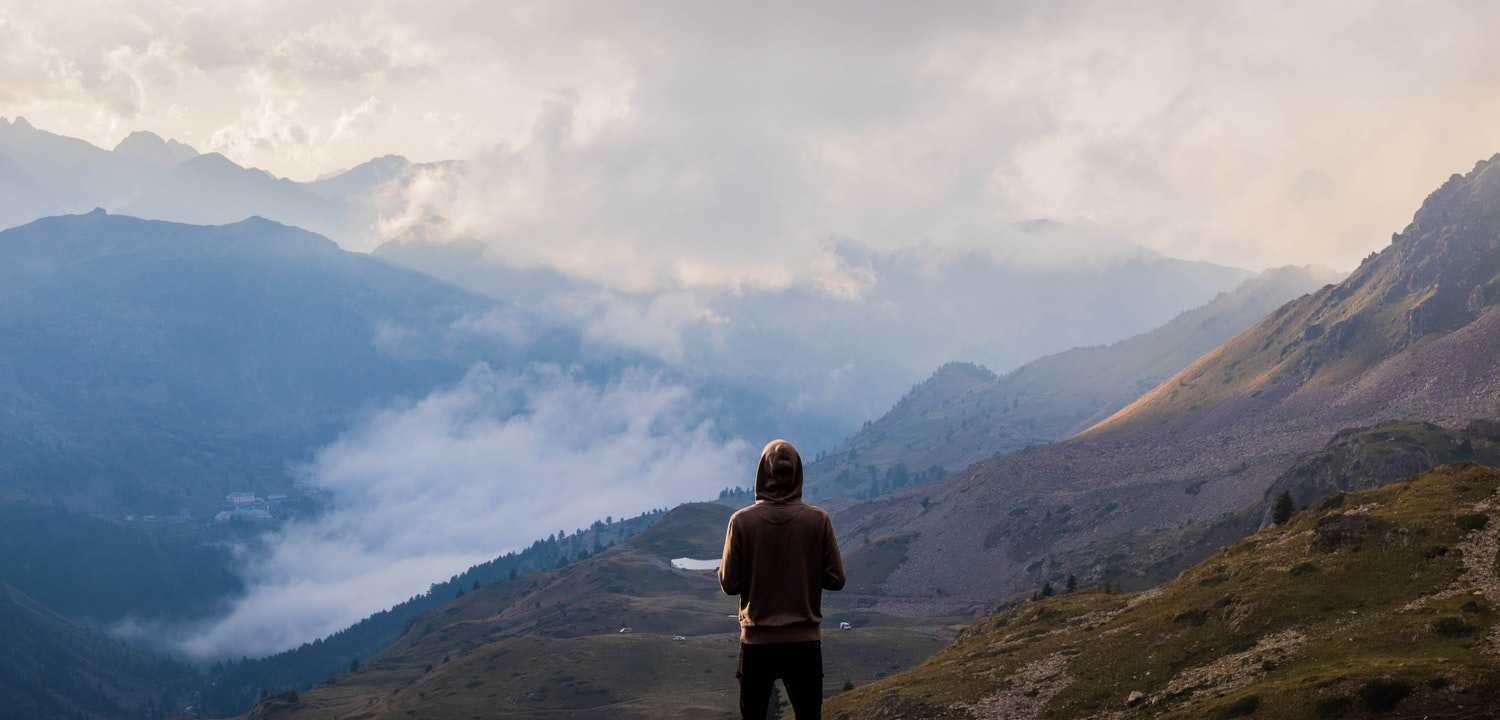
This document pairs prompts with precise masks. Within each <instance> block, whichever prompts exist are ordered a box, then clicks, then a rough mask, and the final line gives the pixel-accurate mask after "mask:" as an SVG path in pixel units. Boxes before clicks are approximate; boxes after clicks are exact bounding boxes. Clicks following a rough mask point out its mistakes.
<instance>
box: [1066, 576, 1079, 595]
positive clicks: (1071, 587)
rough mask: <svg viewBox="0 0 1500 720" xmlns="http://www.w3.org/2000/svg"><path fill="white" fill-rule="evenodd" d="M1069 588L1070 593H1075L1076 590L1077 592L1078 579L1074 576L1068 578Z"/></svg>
mask: <svg viewBox="0 0 1500 720" xmlns="http://www.w3.org/2000/svg"><path fill="white" fill-rule="evenodd" d="M1067 587H1068V592H1073V591H1074V590H1077V589H1078V578H1076V577H1073V576H1072V575H1069V576H1068V586H1067Z"/></svg>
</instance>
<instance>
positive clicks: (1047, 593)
mask: <svg viewBox="0 0 1500 720" xmlns="http://www.w3.org/2000/svg"><path fill="white" fill-rule="evenodd" d="M1056 594H1057V591H1056V590H1053V589H1052V581H1050V580H1048V581H1047V582H1044V583H1042V597H1052V596H1053V595H1056Z"/></svg>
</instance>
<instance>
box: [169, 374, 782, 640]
mask: <svg viewBox="0 0 1500 720" xmlns="http://www.w3.org/2000/svg"><path fill="white" fill-rule="evenodd" d="M704 417H705V412H704V408H702V407H698V406H697V405H696V402H695V400H694V399H693V397H692V395H691V394H690V393H689V391H688V390H687V389H685V388H683V387H680V386H675V385H670V384H666V383H664V382H662V381H661V380H660V379H658V378H657V377H655V376H653V375H651V374H649V373H645V372H627V373H624V374H623V375H622V376H621V377H620V378H619V379H617V380H615V381H612V382H610V383H609V384H606V385H595V384H591V383H589V382H585V381H583V380H581V379H579V378H578V377H576V376H574V375H572V374H570V373H569V372H567V371H566V370H563V369H559V368H556V367H551V366H542V367H534V368H532V369H530V370H527V371H525V372H520V373H504V372H499V371H496V370H494V369H491V368H490V367H488V366H484V365H481V366H477V367H475V368H474V369H473V370H471V371H470V372H469V373H468V375H467V376H466V377H465V378H464V379H463V380H462V381H461V382H459V383H458V384H456V385H455V386H453V387H450V388H447V389H443V390H440V391H437V392H434V393H432V394H431V395H429V396H427V397H425V398H422V399H421V400H418V401H416V402H412V403H410V404H406V405H402V406H399V407H394V408H391V409H388V410H385V411H383V412H380V413H378V414H376V415H375V416H373V417H371V418H369V419H368V420H367V421H366V422H364V423H362V424H361V425H359V426H358V427H356V428H355V429H353V430H351V431H349V432H348V433H346V434H345V435H344V436H343V437H341V438H340V439H339V440H337V441H336V442H334V443H332V444H331V445H329V446H327V447H325V448H323V449H322V450H321V451H320V452H318V453H317V454H316V457H315V458H314V460H313V461H312V462H311V463H310V464H309V465H308V466H307V467H306V468H305V473H306V482H307V483H309V484H310V485H311V486H312V487H313V488H315V489H317V490H319V491H321V492H323V493H326V494H327V496H328V500H329V501H330V502H329V506H330V507H331V508H332V509H331V510H329V511H328V512H327V513H326V514H325V515H323V516H322V517H319V518H318V519H316V520H313V521H305V522H295V523H292V524H290V525H288V526H287V527H285V528H284V529H282V530H280V531H278V532H275V533H274V534H272V535H271V536H269V537H268V538H267V539H266V540H267V543H266V545H267V549H266V551H265V552H264V553H257V554H256V555H255V556H254V557H247V558H246V566H245V568H246V569H245V573H246V579H247V581H248V582H247V584H248V585H249V587H250V590H249V591H248V593H247V594H246V595H245V596H244V597H243V598H241V599H239V600H238V601H237V602H236V603H235V605H234V607H233V609H232V611H231V612H230V613H229V614H228V616H227V617H225V618H223V619H221V620H219V621H217V622H215V623H213V624H212V625H211V626H209V627H206V628H201V629H200V630H198V631H197V632H195V633H193V634H191V636H190V637H189V638H188V639H187V640H185V641H184V642H183V643H182V648H183V649H184V650H185V651H186V652H188V653H189V654H191V655H194V656H197V657H205V658H211V657H224V656H239V655H250V656H255V655H262V654H267V653H272V652H276V651H279V650H283V649H286V648H288V647H293V646H295V645H297V644H300V643H302V642H305V641H309V640H312V639H314V638H317V637H322V636H325V635H327V634H329V633H331V632H333V631H336V630H339V629H341V628H343V627H346V626H348V625H350V624H352V623H354V622H357V621H358V620H360V619H361V618H363V617H365V616H366V615H368V614H370V613H372V612H375V611H378V610H381V609H384V608H387V607H389V606H391V605H393V604H395V603H397V602H400V601H402V600H404V599H406V598H408V597H410V596H412V595H414V594H417V593H419V592H421V591H423V590H425V589H426V588H427V587H428V585H429V584H430V583H432V582H434V581H437V580H441V579H443V578H447V577H449V576H450V575H452V574H454V573H456V572H459V571H461V570H463V569H465V568H467V567H468V566H470V565H472V564H474V563H476V562H481V561H484V560H488V559H491V558H493V557H495V556H496V555H498V554H501V553H503V552H505V551H507V550H510V549H514V548H518V547H521V546H524V545H527V544H529V543H530V542H531V541H532V540H534V539H536V538H538V537H541V536H543V535H547V534H550V533H554V532H557V531H558V530H567V531H571V530H572V529H574V528H577V527H583V526H586V525H588V524H589V523H590V522H592V521H593V520H595V519H598V518H602V517H604V516H606V515H614V516H617V517H618V516H628V515H631V514H635V513H639V512H642V511H645V510H648V509H651V508H654V507H665V506H670V505H674V504H676V503H678V502H682V501H684V500H689V499H694V498H707V497H711V496H712V495H713V494H714V492H715V491H716V490H717V489H718V488H721V487H724V486H726V485H731V484H738V483H740V482H742V481H743V480H744V479H745V478H744V476H745V475H746V473H747V472H748V471H747V470H746V468H747V467H749V465H750V464H751V463H752V462H753V458H751V457H750V456H749V455H750V451H749V450H748V449H747V446H746V445H745V444H744V443H743V442H740V441H738V440H724V439H722V438H719V437H716V433H715V430H714V427H713V425H712V423H711V422H710V421H707V420H704V419H702V418H704Z"/></svg>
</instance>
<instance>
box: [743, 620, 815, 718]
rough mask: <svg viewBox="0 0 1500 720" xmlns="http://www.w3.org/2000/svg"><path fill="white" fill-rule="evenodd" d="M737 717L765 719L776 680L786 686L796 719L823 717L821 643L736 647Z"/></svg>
mask: <svg viewBox="0 0 1500 720" xmlns="http://www.w3.org/2000/svg"><path fill="white" fill-rule="evenodd" d="M734 676H735V677H737V678H739V679H740V717H741V718H743V719H744V720H765V717H766V710H767V706H768V705H769V704H770V700H771V691H772V689H773V687H774V685H775V683H776V680H777V678H780V679H781V684H782V685H784V686H786V695H787V700H789V701H790V702H791V703H792V711H793V712H795V713H796V714H797V720H819V719H820V718H822V716H823V643H821V642H818V641H816V640H814V641H812V642H798V643H778V644H775V645H744V644H741V645H740V662H739V667H738V668H737V669H736V671H735V673H734Z"/></svg>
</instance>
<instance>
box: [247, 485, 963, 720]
mask: <svg viewBox="0 0 1500 720" xmlns="http://www.w3.org/2000/svg"><path fill="white" fill-rule="evenodd" d="M729 513H730V509H729V508H727V507H725V506H724V505H721V504H718V503H696V504H689V505H684V506H680V507H678V508H676V509H674V510H672V511H670V512H669V513H668V514H667V515H666V516H665V517H663V518H662V519H661V520H660V521H659V522H657V523H655V524H654V525H652V527H651V528H650V529H648V530H646V531H645V532H643V533H641V534H640V535H637V536H636V537H634V538H632V539H630V540H628V541H625V542H624V543H621V544H618V545H616V546H615V547H613V548H610V549H608V550H605V551H604V552H601V553H599V554H597V555H594V556H591V557H588V558H585V559H582V560H579V561H577V562H574V563H572V564H570V565H568V566H566V567H563V568H560V569H556V570H550V571H546V572H539V573H535V574H533V575H526V576H521V577H519V578H516V579H514V580H509V581H504V582H500V583H496V584H493V585H488V586H485V587H482V588H480V589H479V590H478V591H474V592H469V593H466V594H465V595H464V596H463V597H461V598H458V599H457V600H455V601H454V602H451V603H448V604H446V605H444V606H442V607H439V608H436V609H434V610H432V611H430V612H428V613H426V614H424V615H422V616H420V617H418V618H416V619H414V620H413V621H412V622H411V623H410V624H409V625H408V627H407V629H406V631H405V632H404V633H403V634H402V635H401V637H400V638H399V639H397V640H396V642H395V643H393V644H392V645H391V646H390V647H388V648H387V649H386V650H385V651H383V652H382V653H381V654H380V655H378V656H376V657H374V658H371V659H370V660H369V661H368V662H365V663H363V664H362V665H361V666H360V667H358V668H357V669H356V670H354V671H353V672H348V673H345V674H342V675H340V676H338V677H336V678H334V679H333V680H332V681H330V682H329V683H327V684H325V685H323V686H320V687H317V688H314V689H311V690H308V691H305V692H299V693H298V694H297V695H296V696H295V698H293V697H291V696H286V695H283V696H279V697H277V698H273V699H271V700H268V701H267V702H265V703H262V704H261V705H259V706H258V707H257V708H256V709H255V710H253V711H252V712H251V714H250V717H252V718H282V717H285V718H342V717H356V716H357V717H365V718H371V719H372V720H373V719H374V718H398V717H402V718H404V717H423V718H439V719H441V718H464V719H465V720H467V719H468V718H471V717H474V716H476V715H477V716H481V717H484V716H491V715H495V714H500V715H503V716H504V717H514V718H553V717H574V718H647V717H649V718H704V717H731V716H732V711H733V710H734V708H735V699H734V698H735V689H736V687H737V685H736V681H735V678H734V668H735V654H736V651H737V645H738V625H737V623H736V620H735V618H734V613H735V610H736V608H737V605H736V600H735V598H731V597H727V596H725V595H723V593H721V592H720V591H719V588H718V582H717V580H716V578H715V577H714V573H713V572H712V571H686V570H677V569H675V568H673V567H672V565H671V562H670V561H671V560H672V559H673V558H677V557H684V556H687V557H705V556H707V557H712V556H713V555H715V554H716V553H717V552H718V550H719V549H720V548H721V546H722V542H723V533H724V525H725V523H726V522H727V520H728V517H729ZM841 621H849V622H851V624H853V625H854V629H851V630H847V631H840V630H830V629H828V628H836V627H837V626H838V623H839V622H841ZM953 622H954V621H952V620H931V619H925V620H909V619H902V618H895V617H889V616H883V615H877V614H872V613H864V612H857V611H848V612H837V611H833V612H829V613H828V614H827V615H826V617H825V623H824V624H825V639H824V645H825V655H826V664H827V667H828V673H827V675H826V677H825V691H826V692H827V693H828V694H833V693H835V692H838V691H839V690H840V689H841V688H842V687H843V686H844V684H845V683H846V682H849V683H867V682H871V681H873V680H875V679H877V678H879V677H883V676H884V675H886V674H889V673H892V672H895V671H897V670H901V669H904V668H908V667H911V666H913V665H915V664H916V663H918V662H920V661H921V660H923V659H925V658H926V657H927V656H929V655H931V654H932V653H933V652H935V651H937V650H938V649H939V648H940V647H942V646H943V645H944V644H945V643H946V642H947V641H948V640H949V639H951V638H952V635H953V628H954V626H953V625H952V624H951V623H953ZM621 628H629V632H624V633H622V632H620V630H621ZM674 636H680V637H681V638H682V639H680V640H679V639H674Z"/></svg>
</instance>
